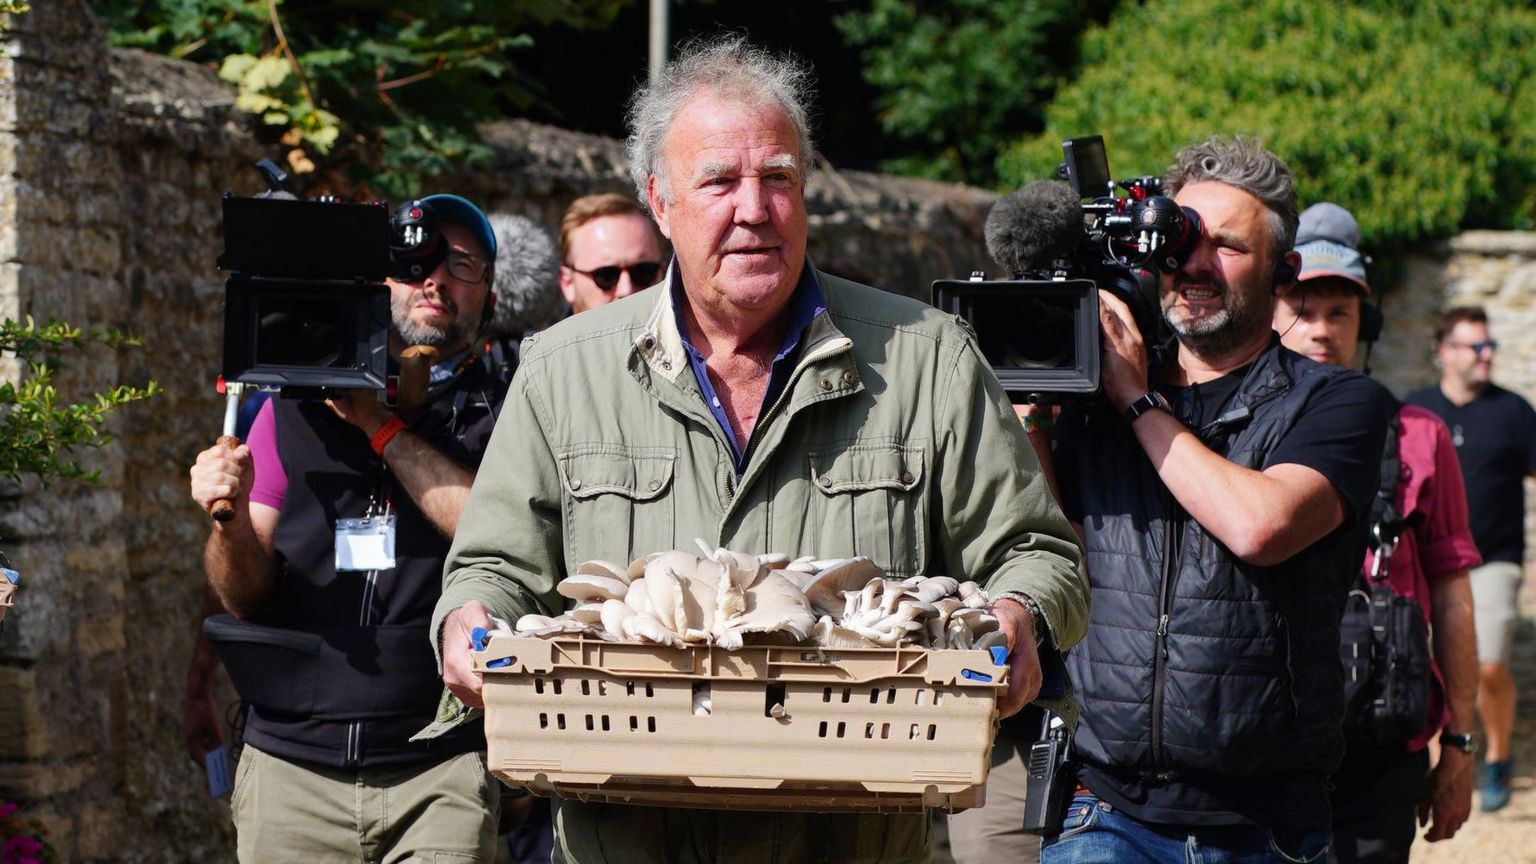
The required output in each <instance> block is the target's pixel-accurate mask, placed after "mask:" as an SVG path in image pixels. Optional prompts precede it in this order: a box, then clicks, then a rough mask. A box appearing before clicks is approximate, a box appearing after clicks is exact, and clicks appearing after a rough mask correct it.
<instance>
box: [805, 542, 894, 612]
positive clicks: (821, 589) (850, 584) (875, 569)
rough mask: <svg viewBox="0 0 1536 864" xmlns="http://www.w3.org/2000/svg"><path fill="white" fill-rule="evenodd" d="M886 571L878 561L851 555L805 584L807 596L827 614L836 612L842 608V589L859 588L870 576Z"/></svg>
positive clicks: (875, 577)
mask: <svg viewBox="0 0 1536 864" xmlns="http://www.w3.org/2000/svg"><path fill="white" fill-rule="evenodd" d="M884 575H885V571H883V570H881V569H880V567H879V565H877V564H875V562H873V561H871V560H869V559H868V558H864V557H862V556H861V557H858V558H848V559H844V560H842V561H839V562H837V563H836V564H835V565H834V566H831V567H828V568H826V569H824V570H822V571H821V572H819V573H817V574H816V578H815V579H812V580H811V581H810V582H809V583H807V584H806V586H805V596H806V597H807V598H808V599H809V600H810V601H811V606H812V608H814V609H816V610H818V611H820V612H822V613H823V614H827V615H836V614H838V613H839V612H841V611H842V609H843V600H842V592H844V591H859V590H862V589H863V588H864V587H865V586H866V585H868V584H869V582H870V580H872V579H878V578H880V577H882V576H884Z"/></svg>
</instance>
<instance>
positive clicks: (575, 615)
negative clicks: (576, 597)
mask: <svg viewBox="0 0 1536 864" xmlns="http://www.w3.org/2000/svg"><path fill="white" fill-rule="evenodd" d="M618 602H619V601H618V600H604V601H602V602H600V603H582V604H580V605H578V606H577V607H576V608H575V609H572V610H570V611H569V612H566V613H565V615H562V616H561V617H562V618H567V617H568V618H570V619H571V620H573V621H579V622H581V623H582V624H587V625H594V624H601V623H602V621H603V615H602V611H603V606H604V605H606V604H608V603H618Z"/></svg>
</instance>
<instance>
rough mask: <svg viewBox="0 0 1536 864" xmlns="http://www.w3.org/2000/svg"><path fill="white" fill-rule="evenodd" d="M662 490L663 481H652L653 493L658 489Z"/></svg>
mask: <svg viewBox="0 0 1536 864" xmlns="http://www.w3.org/2000/svg"><path fill="white" fill-rule="evenodd" d="M660 488H661V481H660V480H652V481H651V491H652V492H655V491H656V490H657V489H660Z"/></svg>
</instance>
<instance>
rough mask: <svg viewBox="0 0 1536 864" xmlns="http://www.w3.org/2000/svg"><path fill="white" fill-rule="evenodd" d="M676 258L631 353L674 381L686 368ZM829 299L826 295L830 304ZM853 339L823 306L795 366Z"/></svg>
mask: <svg viewBox="0 0 1536 864" xmlns="http://www.w3.org/2000/svg"><path fill="white" fill-rule="evenodd" d="M805 266H806V268H807V269H808V270H810V271H811V272H812V273H813V274H814V276H815V277H816V278H818V279H820V280H822V284H825V280H824V279H822V274H821V273H820V271H817V270H815V269H814V267H813V265H812V264H811V262H810V259H809V258H807V259H806V262H805ZM676 268H677V259H676V258H673V259H672V262H671V263H670V264H668V265H667V274H666V277H665V278H664V279H662V282H661V284H662V290H660V291H657V292H656V305H655V306H653V307H652V308H651V314H650V317H648V318H647V319H646V321H645V324H644V326H642V327H641V329H640V334H639V335H638V336H636V337H635V341H634V346H633V354H634V355H635V356H637V357H638V358H639V359H640V360H641V362H643V363H644V364H645V365H646V366H647V367H649V368H650V371H651V374H653V375H656V376H659V377H661V378H665V379H666V380H668V381H670V382H672V383H673V384H676V383H677V379H678V376H679V375H681V374H683V372H685V371H687V370H688V368H689V366H688V352H687V349H685V348H684V347H683V336H682V331H681V329H680V328H679V327H678V325H677V309H676V308H675V306H674V305H673V303H672V292H671V286H672V285H673V284H674V283H673V280H674V279H676V278H680V276H679V275H678V274H676V273H675V270H676ZM831 303H832V301H831V300H830V299H828V301H827V304H828V306H830V304H831ZM852 345H853V341H852V340H850V339H849V338H848V337H847V336H845V335H843V333H842V331H840V330H838V329H837V325H836V324H834V323H832V317H831V315H830V314H829V312H828V310H827V309H826V308H824V309H823V310H822V311H821V313H820V314H818V315H817V316H816V317H814V318H812V319H811V323H810V325H809V326H808V327H807V328H806V330H805V334H804V336H803V337H802V338H801V340H800V360H799V361H798V362H797V363H796V364H795V369H796V371H797V372H798V371H799V370H801V369H803V368H805V367H806V366H807V365H808V364H810V363H812V362H815V361H817V360H819V359H822V358H824V357H827V356H830V355H831V354H835V353H837V352H838V351H840V350H845V349H847V348H850V347H852Z"/></svg>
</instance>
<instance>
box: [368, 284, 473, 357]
mask: <svg viewBox="0 0 1536 864" xmlns="http://www.w3.org/2000/svg"><path fill="white" fill-rule="evenodd" d="M420 297H421V291H420V290H415V291H412V292H411V293H410V294H409V295H408V296H406V297H404V298H401V297H398V296H396V297H391V298H390V304H389V306H390V313H391V317H392V318H393V319H394V324H395V333H397V334H398V335H399V336H400V340H401V341H402V342H404V343H405V344H406V345H428V346H431V347H433V348H442V347H443V346H445V345H453V344H455V343H457V342H459V341H461V340H462V339H463V338H464V335H465V334H466V333H472V332H474V331H475V330H477V329H479V327H480V316H479V313H478V311H477V312H476V313H475V314H474V315H471V316H468V317H469V318H470V319H472V320H466V319H465V317H464V316H460V314H459V307H458V304H456V303H454V302H453V301H452V300H449V299H448V298H447V297H444V296H442V295H439V296H438V300H437V302H439V303H441V304H442V305H443V307H444V308H445V309H447V311H448V314H449V315H451V316H453V322H452V323H450V324H448V325H447V326H444V327H433V326H432V325H430V324H420V323H417V322H415V321H413V320H411V308H412V307H413V306H415V305H416V301H417V300H418V299H420Z"/></svg>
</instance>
